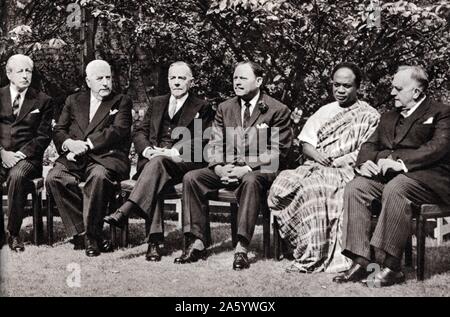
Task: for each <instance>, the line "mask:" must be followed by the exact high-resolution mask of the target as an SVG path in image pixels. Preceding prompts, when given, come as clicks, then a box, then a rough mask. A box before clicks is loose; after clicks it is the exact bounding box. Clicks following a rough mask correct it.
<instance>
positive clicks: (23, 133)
mask: <svg viewBox="0 0 450 317" xmlns="http://www.w3.org/2000/svg"><path fill="white" fill-rule="evenodd" d="M50 100H51V99H50V97H49V96H47V95H46V94H44V93H42V92H38V91H36V90H34V89H32V88H28V90H27V93H26V95H25V99H24V101H23V104H22V107H21V108H20V112H19V115H18V116H17V119H16V120H15V121H13V119H12V114H13V113H12V106H11V94H10V91H9V86H6V87H3V88H1V89H0V144H1V145H2V146H3V147H4V148H5V149H6V150H8V151H14V152H17V151H21V152H22V153H23V154H25V155H26V156H27V159H28V160H29V161H30V162H31V163H32V164H33V165H35V166H36V167H37V168H39V169H42V157H43V155H44V151H45V149H46V148H47V146H48V145H49V143H50V141H51V134H52V127H51V121H52V105H51V102H50Z"/></svg>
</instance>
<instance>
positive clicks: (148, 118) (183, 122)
mask: <svg viewBox="0 0 450 317" xmlns="http://www.w3.org/2000/svg"><path fill="white" fill-rule="evenodd" d="M169 99H170V94H167V95H163V96H158V97H154V98H151V99H150V104H149V107H148V109H147V111H146V113H145V116H144V119H143V120H142V122H141V123H140V125H139V126H138V127H137V128H136V131H135V133H134V135H133V142H134V146H135V149H136V152H137V153H138V154H139V160H138V164H137V175H135V176H134V178H135V177H137V176H138V175H139V174H140V172H141V171H142V169H143V168H144V166H145V164H146V163H147V162H148V159H147V158H145V157H143V156H142V152H143V151H144V149H145V148H147V147H149V146H159V143H160V139H161V135H160V130H161V123H162V122H163V116H164V113H165V112H166V111H167V108H168V106H169ZM179 111H181V114H180V120H179V122H178V126H179V127H186V128H188V129H189V132H190V138H187V139H186V138H183V136H182V135H180V138H179V139H177V140H176V142H175V144H174V146H173V147H174V148H176V149H177V150H178V151H179V152H180V154H183V151H184V150H185V149H190V150H191V151H190V152H191V155H190V157H191V158H192V161H193V160H194V155H193V154H194V150H195V147H194V146H192V144H196V143H197V144H200V145H202V148H203V146H204V145H205V144H206V143H207V141H208V140H207V139H204V138H203V132H204V131H205V129H207V128H208V127H210V126H211V123H212V119H213V117H214V112H213V111H212V108H211V106H210V105H209V104H208V103H207V102H206V101H205V100H202V99H199V98H197V97H195V96H194V95H193V94H192V93H189V96H188V98H187V99H186V101H185V102H184V104H183V107H182V108H181V110H179ZM195 122H197V124H196V127H197V128H200V129H201V130H199V129H197V130H198V131H194V123H195Z"/></svg>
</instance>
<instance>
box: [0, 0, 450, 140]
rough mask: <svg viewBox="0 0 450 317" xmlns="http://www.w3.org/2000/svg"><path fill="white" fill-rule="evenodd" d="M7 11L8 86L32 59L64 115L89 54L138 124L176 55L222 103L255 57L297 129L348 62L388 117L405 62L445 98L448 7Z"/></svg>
mask: <svg viewBox="0 0 450 317" xmlns="http://www.w3.org/2000/svg"><path fill="white" fill-rule="evenodd" d="M0 9H1V12H0V21H1V28H0V32H1V33H0V68H1V72H0V73H1V76H0V83H1V84H2V85H3V84H6V83H7V81H6V78H5V76H4V71H3V70H4V65H5V62H6V60H7V58H8V57H9V56H10V55H12V54H14V53H17V52H22V53H25V54H29V55H31V57H32V58H33V59H34V61H35V64H36V66H35V68H36V72H35V76H34V79H35V81H34V83H33V84H34V85H35V86H38V87H40V88H41V89H43V90H44V91H45V92H47V93H48V94H49V95H51V96H53V97H54V98H55V100H56V103H55V104H56V106H57V108H58V107H60V106H61V105H62V103H63V101H64V99H65V97H66V96H67V95H69V94H71V93H73V92H74V91H76V90H78V89H81V88H82V87H83V85H84V71H83V70H84V67H85V65H86V63H87V62H89V60H91V59H93V58H102V59H105V60H107V61H109V62H110V63H111V65H113V71H114V77H115V85H116V88H117V89H118V90H120V91H122V92H126V93H129V94H130V95H131V96H132V97H133V100H134V102H135V110H136V113H135V118H136V119H139V118H141V117H142V114H143V113H142V111H139V110H142V109H145V107H146V106H147V100H148V97H150V96H154V95H158V94H162V93H166V92H167V91H168V86H167V77H166V76H167V68H168V66H169V65H170V63H171V62H173V61H176V60H184V61H188V62H190V63H191V64H192V66H193V69H194V73H195V79H196V81H195V91H196V93H198V94H199V95H201V96H203V97H204V98H207V99H208V100H210V101H211V102H212V103H213V104H215V105H217V103H219V102H221V101H222V100H224V99H226V98H228V97H229V96H232V95H233V92H232V86H231V83H232V80H231V78H232V71H233V65H234V63H235V62H237V61H241V60H246V59H250V60H254V61H256V62H259V63H260V64H262V65H263V66H264V68H265V69H266V79H265V89H266V91H267V92H268V93H269V94H271V95H273V96H274V97H276V98H278V99H280V100H281V101H283V102H284V103H285V104H287V105H288V106H289V107H290V108H291V109H294V108H295V107H298V108H299V109H301V110H302V111H303V114H304V117H303V120H300V122H299V123H297V124H296V125H299V126H296V127H295V128H296V130H297V131H298V130H299V128H300V126H301V124H302V122H304V119H305V118H307V117H308V116H309V115H311V114H312V113H313V112H314V111H315V110H317V109H318V108H319V107H320V106H322V105H323V104H324V103H325V102H328V101H330V100H331V94H330V84H329V83H330V72H331V70H332V68H333V67H334V66H335V65H336V64H337V63H339V62H341V61H353V62H355V63H357V64H358V65H359V66H360V67H361V68H362V69H363V70H364V73H365V80H364V82H363V84H362V87H361V89H360V97H361V98H362V99H364V100H366V101H368V102H369V104H371V105H373V106H374V107H375V108H377V109H379V110H380V111H381V112H382V111H385V110H386V109H387V108H390V107H392V102H390V90H391V78H392V75H393V73H394V72H395V70H396V68H397V67H398V66H399V65H402V64H415V65H422V66H424V67H425V68H426V69H427V71H428V73H429V75H430V79H431V85H430V94H431V95H433V96H434V98H436V99H440V100H441V101H444V102H448V101H449V91H450V72H449V69H450V27H449V23H450V4H449V2H448V1H428V0H417V1H396V2H381V1H376V0H372V1H370V0H342V1H334V0H315V1H298V0H136V1H125V0H77V1H75V0H71V1H68V0H53V1H49V0H42V1H38V0H0ZM56 112H58V111H56Z"/></svg>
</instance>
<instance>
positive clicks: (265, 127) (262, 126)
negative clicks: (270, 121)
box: [256, 122, 269, 129]
mask: <svg viewBox="0 0 450 317" xmlns="http://www.w3.org/2000/svg"><path fill="white" fill-rule="evenodd" d="M268 127H269V126H268V125H267V124H266V123H265V122H263V123H260V124H257V125H256V128H257V129H267V128H268Z"/></svg>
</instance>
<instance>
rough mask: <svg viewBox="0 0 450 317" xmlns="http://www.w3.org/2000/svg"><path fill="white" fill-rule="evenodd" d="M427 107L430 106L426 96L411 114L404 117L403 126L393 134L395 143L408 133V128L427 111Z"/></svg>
mask: <svg viewBox="0 0 450 317" xmlns="http://www.w3.org/2000/svg"><path fill="white" fill-rule="evenodd" d="M428 108H430V99H429V98H428V97H427V98H426V99H425V100H424V101H423V102H422V104H421V105H419V107H418V108H417V109H416V110H415V111H414V112H413V113H412V114H411V116H410V117H408V118H405V122H404V124H403V128H402V129H400V131H397V132H398V133H397V135H396V136H395V143H396V144H398V143H400V142H401V141H402V140H403V139H404V138H405V137H406V135H407V134H408V132H409V130H411V127H412V125H413V124H414V123H415V122H416V121H417V120H419V119H420V118H421V117H423V115H424V114H425V113H426V112H427V110H428Z"/></svg>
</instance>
